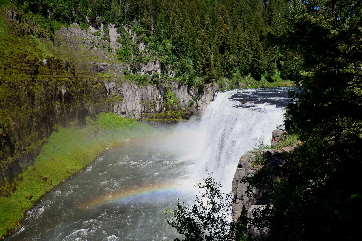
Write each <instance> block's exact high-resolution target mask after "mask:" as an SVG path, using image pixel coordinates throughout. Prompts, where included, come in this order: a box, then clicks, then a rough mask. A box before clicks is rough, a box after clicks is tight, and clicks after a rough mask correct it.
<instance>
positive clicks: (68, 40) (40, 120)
mask: <svg viewBox="0 0 362 241" xmlns="http://www.w3.org/2000/svg"><path fill="white" fill-rule="evenodd" d="M9 6H10V7H9ZM9 6H7V7H4V8H2V9H1V31H2V32H4V33H5V34H4V35H2V37H1V38H2V39H1V42H2V44H1V45H2V47H1V57H0V60H1V67H0V86H1V89H0V92H1V95H0V107H1V112H0V118H1V119H0V132H1V133H0V134H1V136H0V137H1V138H0V149H1V153H0V158H1V166H0V186H2V187H3V188H2V189H1V190H0V195H7V194H9V191H11V190H12V188H13V187H12V186H11V185H10V184H11V182H12V181H13V180H14V179H15V178H16V177H17V176H18V174H19V173H21V172H22V171H23V170H25V169H26V168H27V167H28V166H30V165H31V164H32V163H33V161H34V158H35V157H36V156H37V154H38V153H39V151H40V149H41V147H42V145H43V144H44V143H45V142H46V139H47V137H49V136H50V135H51V133H53V132H54V131H56V130H57V128H58V127H69V126H73V127H77V128H81V127H82V126H84V125H85V123H86V117H90V118H93V119H94V118H95V117H96V115H97V114H99V113H101V112H114V113H116V114H117V115H120V116H123V117H129V118H134V119H139V120H140V119H152V120H159V119H180V118H188V117H189V116H190V115H191V114H197V113H200V112H202V110H203V108H204V106H205V105H207V104H208V103H209V102H210V101H211V100H212V98H213V95H214V93H215V92H216V91H217V90H218V87H217V85H205V86H203V88H192V87H189V86H186V85H183V84H181V83H179V82H175V81H161V80H157V81H154V82H147V83H144V82H139V81H135V80H132V79H129V78H127V76H125V75H124V72H123V70H124V69H127V68H129V66H128V67H127V66H125V64H124V63H120V62H117V61H116V60H115V56H114V48H116V47H117V46H116V45H117V43H116V42H115V41H113V40H114V39H113V37H114V35H112V38H111V39H109V40H107V39H106V40H105V39H104V38H102V36H96V35H94V34H92V33H94V32H95V31H98V30H96V29H92V28H90V29H89V31H85V30H82V29H81V28H80V27H79V26H71V27H69V28H62V29H61V30H59V31H56V34H55V35H51V34H49V32H47V31H46V30H44V29H42V28H41V27H39V26H38V25H37V24H36V23H34V22H33V21H34V19H32V18H31V17H29V16H26V15H22V13H21V12H20V11H18V10H17V9H16V8H14V7H13V6H11V5H9ZM112 31H114V29H112ZM112 31H111V32H112ZM80 40H83V42H80ZM147 66H148V67H147ZM150 66H151V67H150ZM150 68H151V69H150ZM152 68H154V65H150V64H149V63H147V64H145V67H141V68H140V71H141V72H140V73H142V71H146V70H147V71H151V73H152ZM155 71H158V70H157V69H155ZM159 113H161V114H159ZM162 113H163V114H162Z"/></svg>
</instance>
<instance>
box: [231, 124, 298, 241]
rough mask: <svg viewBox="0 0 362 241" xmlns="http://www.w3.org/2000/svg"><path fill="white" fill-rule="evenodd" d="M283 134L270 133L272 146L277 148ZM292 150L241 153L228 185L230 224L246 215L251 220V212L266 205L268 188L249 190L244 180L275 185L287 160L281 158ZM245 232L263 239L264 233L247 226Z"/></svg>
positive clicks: (280, 132)
mask: <svg viewBox="0 0 362 241" xmlns="http://www.w3.org/2000/svg"><path fill="white" fill-rule="evenodd" d="M283 134H284V131H280V130H275V131H273V133H272V144H273V145H277V144H278V143H279V141H280V140H281V137H282V135H283ZM292 149H293V148H292V147H284V148H280V149H267V150H264V151H262V153H256V152H255V151H249V152H247V153H245V154H244V155H243V156H242V157H241V158H240V160H239V164H238V167H237V169H236V171H235V175H234V179H233V182H232V190H233V193H234V203H233V205H232V216H233V220H234V221H237V220H238V218H239V217H240V216H241V215H246V216H247V217H248V218H252V217H253V211H254V210H256V209H259V210H260V209H263V208H264V207H266V205H268V204H270V198H269V197H270V194H271V193H272V190H271V188H270V187H269V186H268V185H263V186H262V187H258V188H256V187H252V188H251V187H249V186H250V183H249V182H248V180H246V179H245V178H246V177H251V176H254V177H255V176H258V175H259V177H261V178H266V179H269V180H270V181H271V180H272V181H277V180H279V178H281V177H282V176H283V175H284V174H285V173H284V172H285V170H284V169H285V168H284V167H285V165H286V163H287V159H286V158H285V156H287V155H288V153H289V152H291V150H292ZM258 155H262V156H263V159H264V160H263V163H261V164H260V163H257V162H258V159H260V156H259V157H258ZM249 232H250V234H251V235H253V236H254V238H256V240H264V239H263V236H264V235H265V234H266V233H267V232H268V230H258V229H256V228H254V227H252V226H249Z"/></svg>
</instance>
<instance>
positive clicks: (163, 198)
mask: <svg viewBox="0 0 362 241" xmlns="http://www.w3.org/2000/svg"><path fill="white" fill-rule="evenodd" d="M239 92H240V93H238V91H228V92H223V93H218V94H217V95H216V96H215V99H214V101H213V102H211V103H210V104H209V106H208V107H207V109H206V110H205V113H204V114H203V116H202V117H201V119H197V120H190V121H187V122H185V123H182V124H179V125H178V126H176V127H175V128H171V129H170V128H165V129H162V130H160V131H159V132H157V133H155V134H154V135H150V136H145V137H144V138H139V139H131V140H129V141H127V142H125V143H124V145H123V146H122V147H119V148H110V149H109V150H107V151H105V152H104V153H102V154H101V155H99V157H98V158H97V159H96V160H95V161H94V162H92V163H91V164H90V165H89V166H88V167H87V168H86V169H84V170H83V171H81V172H79V173H78V174H77V175H74V176H73V177H72V178H70V179H68V180H67V181H66V182H63V183H62V184H60V185H59V186H57V187H55V188H54V189H53V190H51V191H50V192H49V193H47V194H46V195H44V196H43V197H42V199H41V200H39V201H38V202H37V203H36V205H35V206H34V208H33V209H32V210H30V211H29V212H27V215H26V218H25V220H24V221H23V228H22V229H21V230H19V231H18V232H16V233H14V234H13V235H12V236H10V237H9V238H8V239H6V240H16V241H19V240H20V241H28V240H90V241H91V240H130V241H131V240H132V241H133V240H138V241H148V240H166V239H167V240H170V239H174V238H176V237H180V236H179V235H178V234H176V230H174V229H173V228H172V227H170V226H169V225H168V224H167V222H166V220H165V216H164V211H165V208H171V209H172V208H174V207H175V206H176V204H177V202H178V200H179V201H180V200H181V201H186V202H188V201H193V200H194V194H195V192H196V194H197V193H198V191H199V190H194V189H196V188H195V184H197V183H198V182H202V179H205V178H206V177H207V176H208V174H212V175H213V177H214V179H215V180H216V181H217V182H219V183H221V185H222V187H223V188H222V190H221V191H222V192H224V193H229V192H230V191H231V184H232V178H233V176H234V173H235V170H236V167H237V164H238V161H239V158H240V157H241V156H242V155H243V154H244V153H245V152H247V151H249V150H251V149H253V148H254V147H256V146H257V145H258V144H259V143H260V142H263V143H264V144H270V141H271V134H272V131H273V130H274V129H275V128H277V126H279V125H282V124H283V113H284V110H283V108H278V107H277V106H278V105H280V103H279V101H280V100H281V99H284V100H285V99H286V97H283V96H286V95H287V90H286V89H282V90H280V89H273V90H270V89H268V90H243V91H239ZM281 92H282V93H281ZM268 98H269V100H268ZM284 105H285V104H284ZM180 238H181V237H180Z"/></svg>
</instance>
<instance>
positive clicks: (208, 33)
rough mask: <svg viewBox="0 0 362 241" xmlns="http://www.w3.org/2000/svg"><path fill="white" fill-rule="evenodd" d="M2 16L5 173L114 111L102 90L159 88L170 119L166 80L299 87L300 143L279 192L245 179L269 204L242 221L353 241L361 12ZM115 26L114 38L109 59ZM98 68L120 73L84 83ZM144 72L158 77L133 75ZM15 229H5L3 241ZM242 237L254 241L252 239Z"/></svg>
mask: <svg viewBox="0 0 362 241" xmlns="http://www.w3.org/2000/svg"><path fill="white" fill-rule="evenodd" d="M0 7H1V9H0V14H1V16H0V17H1V19H0V20H1V21H0V41H1V42H0V54H1V55H0V64H1V65H0V94H1V95H0V117H1V119H0V154H1V155H0V157H1V158H2V159H1V160H0V161H1V162H0V168H2V169H6V168H7V167H10V169H12V171H13V170H14V169H16V168H18V169H19V170H20V169H21V168H20V167H13V166H11V165H10V164H11V163H13V162H14V160H16V159H19V158H22V159H23V161H24V163H26V162H28V163H30V162H31V160H30V159H32V160H33V159H34V157H35V156H36V155H37V154H38V153H39V151H40V149H41V147H42V146H43V145H44V143H46V141H47V137H49V135H50V134H51V133H53V132H54V131H55V130H57V129H58V128H60V127H66V126H70V125H72V126H73V127H75V128H80V129H81V128H82V127H84V126H85V124H86V122H87V117H91V118H93V119H94V118H95V117H96V115H97V114H99V113H100V112H105V111H111V110H112V108H113V105H112V104H113V101H119V99H114V98H113V99H110V98H108V97H109V96H108V94H109V93H107V91H108V92H109V89H107V88H105V81H104V80H105V79H106V80H107V81H108V80H109V79H112V81H113V80H114V79H116V80H117V81H123V80H126V81H130V82H132V81H134V82H135V83H137V84H139V85H142V84H145V83H150V84H152V85H154V86H156V87H155V88H159V87H160V86H161V84H164V85H165V86H167V87H166V88H165V90H162V91H163V92H164V93H166V94H165V96H166V97H165V100H166V102H165V103H166V104H165V106H166V105H167V103H171V102H172V103H173V101H174V99H175V98H174V95H173V94H172V93H171V92H170V91H168V90H169V89H167V88H168V86H169V85H168V83H169V82H168V81H171V80H173V81H177V82H178V83H182V84H184V85H187V86H193V87H196V88H197V89H202V87H204V86H205V84H210V83H217V84H218V85H219V86H220V87H221V89H230V88H240V87H250V86H255V83H259V84H260V83H263V86H264V85H267V84H272V85H273V84H276V85H280V84H283V80H287V79H289V80H293V81H295V83H296V85H297V86H299V87H300V92H298V93H297V94H296V95H295V96H294V102H293V104H292V105H290V106H289V109H288V112H287V119H288V121H289V123H290V130H289V133H290V134H294V135H296V136H298V137H299V139H300V143H301V144H300V146H299V147H298V148H297V149H296V150H295V151H294V152H293V153H291V154H290V155H289V156H288V158H289V159H288V162H287V164H286V165H285V166H284V167H283V168H284V169H283V173H284V176H283V177H282V178H281V179H280V180H277V181H275V180H273V178H270V176H268V175H266V176H263V175H264V174H263V175H261V176H255V179H253V178H251V179H249V181H250V184H252V185H255V186H256V187H260V186H262V187H267V188H268V190H270V191H271V193H272V194H271V200H270V205H269V206H268V207H267V208H266V209H265V210H264V212H262V213H259V215H255V216H254V217H255V219H254V220H250V219H247V218H245V217H244V218H245V220H247V221H249V224H253V225H258V226H259V227H261V228H266V229H267V230H269V233H268V237H267V238H268V240H359V238H360V236H361V235H360V233H358V232H359V231H360V230H361V229H362V222H361V220H362V204H361V203H362V181H361V180H362V179H361V178H360V173H361V172H362V162H361V159H362V118H361V113H362V57H361V56H362V28H361V24H362V2H361V1H360V0H339V1H336V0H310V1H305V0H292V1H287V0H269V1H266V0H253V1H247V0H197V1H196V0H175V1H170V0H103V1H102V0H31V1H25V0H13V1H9V0H0ZM113 25H114V26H115V28H112V29H117V31H118V32H117V34H118V35H119V37H118V38H117V39H116V42H117V44H116V45H115V46H116V47H114V48H111V47H109V42H110V38H111V34H110V26H113ZM70 26H73V27H74V26H75V27H74V29H76V30H77V31H78V30H79V29H81V30H82V31H88V30H89V29H92V31H93V32H92V33H91V34H92V36H95V37H99V38H98V39H97V41H98V40H99V39H100V40H99V41H103V42H102V43H107V44H108V45H107V46H106V45H103V46H102V44H99V45H97V46H91V45H92V44H93V42H91V44H88V45H87V41H88V40H89V39H85V40H84V42H81V44H80V45H84V46H86V47H85V48H84V49H85V50H84V51H82V52H80V51H74V50H69V49H71V48H67V46H66V45H67V44H68V45H72V44H74V42H75V41H74V39H72V37H73V36H70V37H69V36H68V37H69V38H68V39H65V40H62V41H60V40H59V38H60V37H59V36H58V35H57V34H58V33H59V31H60V32H61V31H64V32H66V31H67V30H69V28H70ZM112 31H113V30H112ZM65 35H66V34H65ZM118 35H117V36H118ZM79 36H80V37H79ZM79 36H78V39H77V41H78V40H79V39H82V38H83V36H85V35H82V34H79ZM112 38H113V37H112ZM97 44H98V43H97ZM84 46H82V47H84ZM68 47H69V46H68ZM90 49H92V51H93V50H94V49H98V50H99V49H101V50H102V51H103V52H102V54H103V55H102V56H101V58H98V57H99V56H95V55H93V53H94V52H92V51H90ZM88 50H89V51H88ZM72 51H73V52H72ZM87 52H88V53H87ZM105 56H107V58H106V57H105ZM82 59H85V61H84V62H82ZM100 63H102V64H104V66H113V65H114V66H117V68H118V67H119V66H121V67H119V68H118V69H119V71H118V72H117V73H113V72H112V71H108V72H102V71H98V70H96V71H94V70H92V68H93V67H94V69H97V68H99V66H100V65H99V64H100ZM149 63H152V64H153V65H156V66H159V69H157V71H150V73H147V74H144V75H143V74H140V72H139V70H140V69H141V68H142V66H145V65H147V64H149ZM92 64H93V67H92V68H90V65H92ZM158 70H159V71H158ZM116 80H115V81H114V82H116ZM259 86H260V85H259ZM196 99H197V96H195V100H196ZM167 100H170V101H169V102H167ZM193 101H194V100H193V99H192V101H191V102H193ZM171 109H172V108H171ZM88 122H89V120H88ZM49 123H50V124H49ZM89 123H95V122H94V120H93V121H90V122H89ZM93 128H94V127H93ZM97 130H98V129H97ZM14 140H15V141H14ZM267 174H268V173H267ZM230 175H232V174H230ZM12 178H13V179H15V178H16V177H12ZM42 178H43V177H42ZM38 179H39V178H38ZM7 181H8V180H0V182H4V183H6V185H9V186H5V185H2V186H1V189H0V191H2V195H3V196H11V192H12V191H13V190H14V189H16V185H13V184H9V183H8V182H7ZM19 181H21V180H20V179H19ZM37 181H39V180H37ZM49 182H50V181H49V179H47V178H46V179H42V180H41V183H42V184H44V183H48V184H49ZM29 186H30V185H29ZM49 186H50V184H49ZM1 198H3V200H5V197H1ZM24 198H25V199H26V200H25V201H26V202H28V203H32V202H34V201H35V200H32V196H29V195H28V196H26V197H22V199H24ZM4 203H6V204H8V202H6V201H4ZM14 203H15V202H14ZM22 208H24V207H22ZM3 209H4V210H5V209H6V210H7V206H3ZM0 211H1V210H0ZM9 215H12V214H11V213H10V214H9ZM21 216H22V214H21V213H20V214H19V217H21ZM3 220H5V218H4V219H3ZM9 220H10V219H9ZM14 220H15V221H14ZM245 220H244V221H245ZM19 221H20V218H18V217H17V218H15V219H13V220H12V221H11V222H10V223H11V225H12V227H9V226H7V227H2V228H3V229H2V230H0V231H1V232H0V233H1V235H3V234H5V233H7V232H9V230H10V229H11V228H13V226H15V225H17V224H18V222H19ZM244 224H245V223H244ZM7 225H8V224H7ZM11 225H10V226H11ZM185 225H186V224H185ZM244 227H245V226H244ZM237 232H238V238H240V240H248V239H249V233H248V231H247V229H242V228H240V230H237ZM239 234H240V235H239ZM262 238H264V237H262Z"/></svg>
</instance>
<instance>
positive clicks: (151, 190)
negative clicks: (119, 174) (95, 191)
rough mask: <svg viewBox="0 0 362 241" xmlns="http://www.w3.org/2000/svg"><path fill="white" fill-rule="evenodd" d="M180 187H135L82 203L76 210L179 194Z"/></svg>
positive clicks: (168, 185) (165, 185)
mask: <svg viewBox="0 0 362 241" xmlns="http://www.w3.org/2000/svg"><path fill="white" fill-rule="evenodd" d="M180 191H181V187H180V186H177V185H175V184H162V185H150V186H146V187H136V188H132V189H128V190H121V191H116V192H114V193H111V194H107V195H104V196H101V197H98V198H96V199H94V200H91V201H89V202H85V203H82V204H81V205H80V206H79V207H78V209H80V210H86V209H89V208H93V207H96V206H100V205H104V204H108V203H113V202H127V201H130V200H134V199H135V198H139V197H146V198H147V197H151V196H155V195H159V196H163V195H167V194H170V193H176V192H180Z"/></svg>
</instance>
